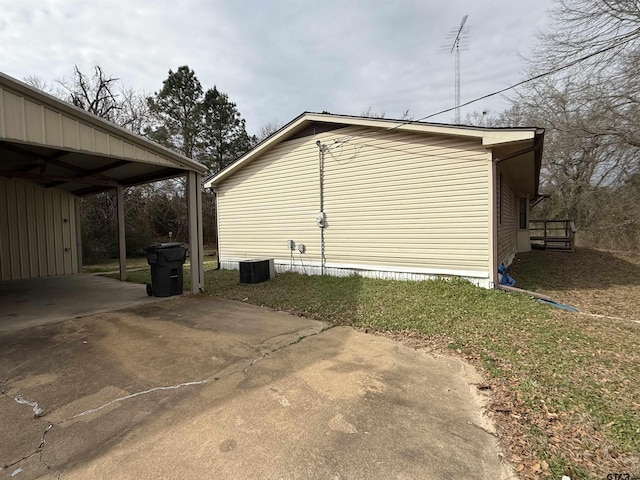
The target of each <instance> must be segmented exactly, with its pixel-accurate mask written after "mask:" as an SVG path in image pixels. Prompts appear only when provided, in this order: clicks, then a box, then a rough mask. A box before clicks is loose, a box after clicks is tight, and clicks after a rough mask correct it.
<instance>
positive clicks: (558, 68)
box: [390, 38, 634, 130]
mask: <svg viewBox="0 0 640 480" xmlns="http://www.w3.org/2000/svg"><path fill="white" fill-rule="evenodd" d="M632 40H634V38H628V39H626V40H624V41H622V42H618V43H614V44H613V45H609V46H608V47H606V48H602V49H600V50H597V51H595V52H591V53H589V54H588V55H585V56H583V57H580V58H576V59H575V60H573V61H571V62H569V63H567V64H565V65H562V66H560V67H556V68H554V69H552V70H549V71H547V72H544V73H541V74H539V75H535V76H533V77H530V78H527V79H526V80H522V81H520V82H518V83H514V84H513V85H510V86H508V87H505V88H503V89H500V90H498V91H495V92H493V93H489V94H487V95H483V96H482V97H478V98H474V99H473V100H470V101H468V102H466V103H463V104H462V105H460V107H465V106H467V105H470V104H472V103H475V102H479V101H480V100H484V99H485V98H489V97H493V96H494V95H499V94H501V93H504V92H506V91H508V90H512V89H514V88H516V87H519V86H520V85H524V84H525V83H529V82H532V81H534V80H538V79H540V78H543V77H547V76H549V75H553V74H554V73H558V72H560V71H562V70H566V69H567V68H569V67H573V66H574V65H577V64H578V63H582V62H584V61H585V60H588V59H590V58H591V57H595V56H596V55H600V54H602V53H606V52H608V51H610V50H613V49H614V48H618V47H620V46H622V45H625V44H627V43H629V42H631V41H632ZM456 108H457V107H452V108H447V109H445V110H441V111H439V112H437V113H432V114H431V115H427V116H425V117H422V118H419V119H418V120H416V121H417V122H420V121H422V120H426V119H427V118H431V117H435V116H436V115H440V114H442V113H447V112H450V111H452V110H455V109H456ZM407 123H409V122H407ZM405 125H406V123H405ZM399 126H400V125H397V126H396V127H393V128H398V127H399ZM390 130H392V129H390Z"/></svg>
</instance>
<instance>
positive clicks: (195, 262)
mask: <svg viewBox="0 0 640 480" xmlns="http://www.w3.org/2000/svg"><path fill="white" fill-rule="evenodd" d="M205 171H206V167H204V165H202V164H200V163H197V162H195V161H193V160H191V159H189V158H187V157H184V156H182V155H179V154H177V153H175V152H173V151H171V150H168V149H166V148H164V147H162V146H160V145H158V144H156V143H154V142H151V141H149V140H147V139H145V138H143V137H140V136H138V135H135V134H133V133H131V132H129V131H127V130H125V129H123V128H120V127H118V126H117V125H115V124H112V123H110V122H108V121H105V120H104V119H102V118H99V117H97V116H95V115H93V114H90V113H88V112H86V111H84V110H80V109H78V108H76V107H74V106H73V105H71V104H68V103H66V102H63V101H61V100H59V99H57V98H55V97H52V96H51V95H48V94H46V93H43V92H41V91H39V90H37V89H34V88H32V87H30V86H28V85H26V84H24V83H22V82H20V81H18V80H16V79H14V78H12V77H9V76H7V75H5V74H2V73H0V281H10V280H24V279H30V278H39V277H48V276H56V275H68V274H77V273H79V272H81V267H82V246H81V241H80V238H81V236H80V212H79V207H80V202H79V197H81V196H83V195H90V194H94V193H98V192H103V191H106V190H109V189H113V190H115V191H116V192H117V195H116V197H117V219H118V244H119V259H120V280H126V254H127V253H126V247H125V221H124V204H123V198H124V195H123V192H124V188H125V187H128V186H133V185H139V184H142V183H148V182H152V181H156V180H162V179H170V178H176V177H181V176H182V177H186V179H187V197H188V213H189V251H190V255H191V260H190V262H191V285H192V286H191V291H192V292H193V293H197V292H199V291H200V290H201V288H202V284H203V276H204V272H203V266H202V261H203V260H202V255H203V253H202V250H203V248H202V202H201V190H200V184H201V180H202V174H203V173H204V172H205Z"/></svg>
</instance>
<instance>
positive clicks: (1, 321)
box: [0, 274, 161, 332]
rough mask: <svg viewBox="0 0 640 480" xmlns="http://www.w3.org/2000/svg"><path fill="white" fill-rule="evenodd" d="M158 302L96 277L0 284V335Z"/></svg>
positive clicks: (139, 289) (137, 289) (141, 289)
mask: <svg viewBox="0 0 640 480" xmlns="http://www.w3.org/2000/svg"><path fill="white" fill-rule="evenodd" d="M157 300H161V299H160V298H156V297H149V296H147V293H146V290H145V286H144V285H139V284H135V283H126V282H120V281H118V280H114V279H112V278H106V277H101V276H98V275H87V274H79V275H64V276H59V277H43V278H33V279H28V280H16V281H9V282H0V332H10V331H15V330H18V329H21V328H26V327H32V326H35V325H44V324H47V323H53V322H58V321H60V320H64V319H65V318H74V317H82V316H86V315H92V314H95V313H100V312H103V311H108V310H115V309H118V308H125V307H130V306H134V305H138V304H143V303H149V302H154V301H157Z"/></svg>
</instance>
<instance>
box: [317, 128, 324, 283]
mask: <svg viewBox="0 0 640 480" xmlns="http://www.w3.org/2000/svg"><path fill="white" fill-rule="evenodd" d="M316 145H317V146H318V185H319V188H320V211H319V212H318V215H317V217H316V224H317V225H318V227H320V275H324V227H325V215H324V146H323V145H322V143H321V142H320V140H318V141H317V142H316Z"/></svg>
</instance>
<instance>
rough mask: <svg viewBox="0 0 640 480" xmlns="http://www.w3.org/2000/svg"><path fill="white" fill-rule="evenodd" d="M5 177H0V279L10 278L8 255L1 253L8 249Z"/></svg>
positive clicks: (7, 209) (7, 211)
mask: <svg viewBox="0 0 640 480" xmlns="http://www.w3.org/2000/svg"><path fill="white" fill-rule="evenodd" d="M7 189H8V187H7V179H6V178H5V177H0V281H1V280H8V279H10V278H11V260H10V257H9V256H7V255H5V254H3V252H5V251H7V252H8V251H9V245H10V244H11V242H10V238H9V205H8V195H7Z"/></svg>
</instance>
